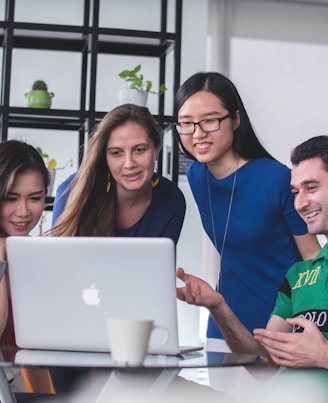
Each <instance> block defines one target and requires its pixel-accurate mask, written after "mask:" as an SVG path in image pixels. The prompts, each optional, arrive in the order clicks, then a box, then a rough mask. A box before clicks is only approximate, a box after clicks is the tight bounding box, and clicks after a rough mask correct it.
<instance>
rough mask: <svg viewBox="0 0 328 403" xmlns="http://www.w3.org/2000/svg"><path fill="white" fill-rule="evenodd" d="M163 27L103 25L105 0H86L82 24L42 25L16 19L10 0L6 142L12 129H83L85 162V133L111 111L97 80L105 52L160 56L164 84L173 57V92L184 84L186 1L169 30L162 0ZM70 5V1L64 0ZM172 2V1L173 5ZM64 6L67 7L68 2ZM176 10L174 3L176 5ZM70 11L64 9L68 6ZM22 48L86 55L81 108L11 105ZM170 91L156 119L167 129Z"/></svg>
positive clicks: (1, 120)
mask: <svg viewBox="0 0 328 403" xmlns="http://www.w3.org/2000/svg"><path fill="white" fill-rule="evenodd" d="M160 1H161V3H160V6H161V7H160V10H161V16H160V29H159V30H158V31H154V30H152V31H146V30H133V29H117V28H110V27H103V26H99V9H100V7H99V6H100V0H93V1H92V2H90V1H89V0H82V2H83V5H82V4H81V5H82V7H83V10H84V17H83V20H84V23H82V24H81V25H61V24H42V23H31V22H21V21H15V20H14V15H15V0H5V4H6V12H5V16H6V20H5V21H0V41H1V42H0V43H1V44H2V50H3V52H2V53H3V61H2V66H3V71H2V78H1V79H2V82H1V84H2V85H1V89H2V92H1V99H0V125H1V140H2V141H3V140H6V139H7V136H8V129H9V128H36V129H55V130H70V131H78V132H79V144H78V149H79V153H80V161H79V162H81V158H82V156H83V150H84V145H85V144H84V142H85V137H86V136H85V135H86V134H88V135H90V133H91V131H92V129H93V127H94V125H95V124H96V123H97V122H99V121H100V120H101V119H102V118H103V116H104V115H105V114H106V113H107V111H100V110H96V106H95V105H96V79H97V63H98V56H99V55H122V56H140V57H146V58H147V57H148V58H156V59H158V60H159V64H158V65H159V69H158V81H159V82H164V80H165V77H166V76H165V74H166V70H167V65H166V64H167V56H168V55H169V54H170V53H173V57H170V58H169V60H170V63H171V64H172V63H173V93H175V92H176V91H177V89H178V87H179V85H180V57H181V56H180V50H181V20H182V0H174V1H175V7H174V13H175V16H174V17H175V27H176V32H168V31H167V28H166V25H167V20H168V9H169V6H168V0H160ZM63 4H64V3H63ZM170 6H171V4H170ZM63 7H64V5H63ZM170 9H171V7H170ZM63 12H64V10H63ZM16 49H26V50H41V51H42V50H44V51H65V52H77V53H79V54H80V55H81V67H80V68H81V70H80V71H79V72H78V73H79V75H80V77H81V78H80V93H79V108H80V109H78V110H68V109H36V108H22V107H15V106H12V105H10V104H9V100H10V91H11V86H10V83H11V73H12V60H13V51H14V50H16ZM166 96H167V95H166V94H164V95H162V96H159V97H158V113H157V114H156V115H154V117H155V119H157V121H158V122H159V123H160V124H161V126H162V127H163V129H164V128H167V127H169V126H170V124H171V123H172V122H173V111H172V113H171V114H165V113H164V105H165V97H166ZM172 141H173V144H174V147H175V149H174V157H173V176H172V179H173V180H174V181H175V182H177V180H178V160H179V159H178V150H177V149H176V148H177V143H176V140H175V139H173V140H172Z"/></svg>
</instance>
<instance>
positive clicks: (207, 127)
mask: <svg viewBox="0 0 328 403" xmlns="http://www.w3.org/2000/svg"><path fill="white" fill-rule="evenodd" d="M229 117H230V113H228V114H227V115H225V116H222V117H221V118H209V119H203V120H200V121H199V122H177V123H175V124H174V125H175V128H176V130H177V132H178V133H179V134H194V133H195V130H196V125H198V126H199V127H200V128H201V129H202V131H203V132H205V133H210V132H215V131H216V130H219V129H220V123H221V122H222V121H223V120H225V119H227V118H229Z"/></svg>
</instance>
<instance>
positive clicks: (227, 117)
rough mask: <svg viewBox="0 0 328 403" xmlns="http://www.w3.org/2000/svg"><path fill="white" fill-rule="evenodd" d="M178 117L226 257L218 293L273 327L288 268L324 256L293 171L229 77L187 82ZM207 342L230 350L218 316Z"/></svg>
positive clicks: (206, 217)
mask: <svg viewBox="0 0 328 403" xmlns="http://www.w3.org/2000/svg"><path fill="white" fill-rule="evenodd" d="M175 114H176V119H177V123H176V124H175V127H176V130H177V133H178V135H179V141H180V145H181V147H182V150H183V152H184V154H185V155H186V156H187V157H188V158H190V159H191V160H193V162H192V163H191V165H190V166H189V168H188V170H187V177H188V181H189V184H190V187H191V190H192V193H193V196H194V198H195V201H196V203H197V205H198V209H199V212H200V216H201V220H202V224H203V227H204V230H205V232H206V233H207V235H208V236H209V238H210V239H211V241H212V243H213V244H214V246H215V248H216V249H217V251H218V252H219V254H220V274H219V282H218V285H217V291H218V292H220V293H221V294H222V295H223V296H224V298H225V300H226V302H227V303H228V305H229V306H230V307H231V308H232V310H233V311H234V313H235V314H236V315H237V317H238V318H239V320H240V321H241V322H242V323H243V324H244V325H245V326H246V327H247V329H248V330H249V331H250V332H252V331H253V329H254V328H257V327H265V325H266V323H267V320H268V317H269V315H270V313H271V311H272V309H273V306H274V303H275V298H276V295H277V290H278V289H279V286H280V284H281V282H282V280H283V278H284V275H285V273H286V271H287V269H288V268H289V267H290V266H291V265H292V264H293V263H294V262H296V261H299V260H302V259H304V260H306V259H310V258H313V257H315V256H316V254H317V253H318V251H319V250H320V245H319V243H318V241H317V239H316V237H315V236H314V235H310V234H308V233H307V226H306V224H305V223H304V221H303V220H302V219H301V218H300V217H299V215H298V214H297V212H296V210H295V209H294V205H293V203H294V200H293V196H292V194H291V191H290V169H289V168H288V167H286V166H285V165H283V164H282V163H280V162H278V161H277V160H276V159H274V157H272V156H271V155H270V154H269V152H268V151H266V150H265V149H264V147H263V146H262V145H261V143H260V141H259V139H258V138H257V136H256V134H255V132H254V129H253V127H252V125H251V123H250V120H249V117H248V115H247V112H246V110H245V107H244V105H243V102H242V100H241V98H240V96H239V94H238V91H237V89H236V87H235V86H234V84H233V83H232V82H231V81H230V80H229V79H227V78H226V77H225V76H223V75H222V74H219V73H216V72H200V73H196V74H194V75H193V76H191V77H190V78H189V79H187V80H186V81H185V82H184V83H183V84H182V86H181V87H180V89H179V90H178V91H177V94H176V98H175ZM207 338H208V346H207V347H208V348H209V349H212V348H213V349H220V350H222V349H224V348H225V343H224V342H222V339H223V336H222V334H221V332H220V330H219V328H218V327H217V325H216V324H215V322H214V320H213V319H212V318H211V317H210V318H209V321H208V327H207Z"/></svg>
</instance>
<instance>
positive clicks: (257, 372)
mask: <svg viewBox="0 0 328 403" xmlns="http://www.w3.org/2000/svg"><path fill="white" fill-rule="evenodd" d="M0 352H1V354H0V356H1V358H0V401H1V403H15V402H16V399H15V396H14V394H13V393H12V391H11V388H10V387H9V385H8V382H7V378H6V375H5V371H7V369H6V368H18V369H19V368H48V369H49V370H50V371H53V370H54V369H55V370H57V371H67V370H68V371H70V370H73V371H74V370H77V371H82V373H84V374H89V375H90V374H91V373H92V377H90V376H86V377H85V378H83V381H82V382H81V385H82V386H81V388H79V390H78V391H77V392H78V393H76V396H74V398H73V397H71V398H70V399H69V402H70V403H107V402H115V403H130V402H133V403H164V402H165V403H166V402H170V403H181V401H188V403H193V402H197V403H199V402H201V403H207V402H210V403H212V402H213V403H214V402H215V403H217V402H220V403H226V402H232V401H233V402H234V403H236V402H243V403H245V402H247V403H248V402H252V403H257V402H258V403H260V402H261V403H262V402H263V401H269V402H270V403H273V402H278V401H285V400H289V401H298V402H300V403H303V402H304V403H305V402H308V401H315V402H316V403H326V402H327V396H328V371H327V370H320V369H289V368H283V367H280V368H278V367H275V366H272V365H267V364H265V363H263V362H262V361H261V360H259V359H258V357H255V356H253V355H245V354H234V353H221V352H211V351H205V350H202V351H197V352H192V353H186V354H183V355H181V356H180V357H175V356H165V355H148V356H147V357H146V359H145V361H144V364H143V366H140V367H126V366H117V365H115V363H113V361H112V358H111V355H110V354H109V353H96V352H77V351H76V352H70V351H47V350H25V349H19V348H16V347H9V346H0ZM188 371H193V373H195V372H202V371H206V372H207V374H208V377H209V382H208V383H207V384H206V385H204V384H202V382H200V381H199V379H197V380H196V381H190V379H191V378H189V377H188V376H189V373H188ZM91 379H92V381H91ZM91 391H92V396H91V397H90V393H91ZM53 397H54V398H55V400H53V399H51V401H52V402H53V401H55V402H57V401H58V403H63V402H66V401H68V400H65V399H64V400H62V397H61V396H60V395H59V396H58V397H57V395H56V396H53ZM57 398H58V400H57ZM293 399H294V400H293ZM42 403H47V400H46V399H45V400H42Z"/></svg>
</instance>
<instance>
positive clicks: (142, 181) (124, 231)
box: [50, 104, 186, 243]
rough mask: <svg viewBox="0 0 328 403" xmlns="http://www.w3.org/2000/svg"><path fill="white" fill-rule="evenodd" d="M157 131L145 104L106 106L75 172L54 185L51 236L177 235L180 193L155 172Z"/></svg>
mask: <svg viewBox="0 0 328 403" xmlns="http://www.w3.org/2000/svg"><path fill="white" fill-rule="evenodd" d="M161 146H162V131H161V129H160V127H159V126H158V124H157V123H156V121H155V120H154V118H153V117H152V115H151V114H150V112H149V110H148V109H147V108H144V107H140V106H137V105H132V104H126V105H121V106H118V107H116V108H115V109H113V110H112V111H110V112H108V113H107V114H106V116H105V117H104V118H103V120H102V121H101V122H100V123H99V125H98V126H97V127H96V130H95V131H94V133H93V135H92V136H91V139H90V141H89V143H88V148H87V151H86V154H85V156H84V158H83V161H82V163H81V166H80V169H79V170H78V172H77V173H75V174H73V175H71V176H70V177H69V178H67V179H66V181H65V182H63V183H62V184H61V185H60V186H59V187H58V189H57V194H56V198H55V203H54V210H53V224H54V226H53V227H52V229H51V230H50V233H51V235H54V236H124V237H128V236H133V237H134V236H136V237H137V236H139V237H168V238H171V239H172V240H173V241H174V242H175V243H177V241H178V239H179V235H180V232H181V228H182V224H183V220H184V215H185V208H186V204H185V198H184V196H183V193H182V192H181V190H180V189H179V188H178V187H177V185H176V184H174V183H173V182H171V181H169V180H168V179H166V178H164V177H162V176H159V175H158V174H157V173H155V167H156V163H157V159H158V155H159V152H160V149H161Z"/></svg>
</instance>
